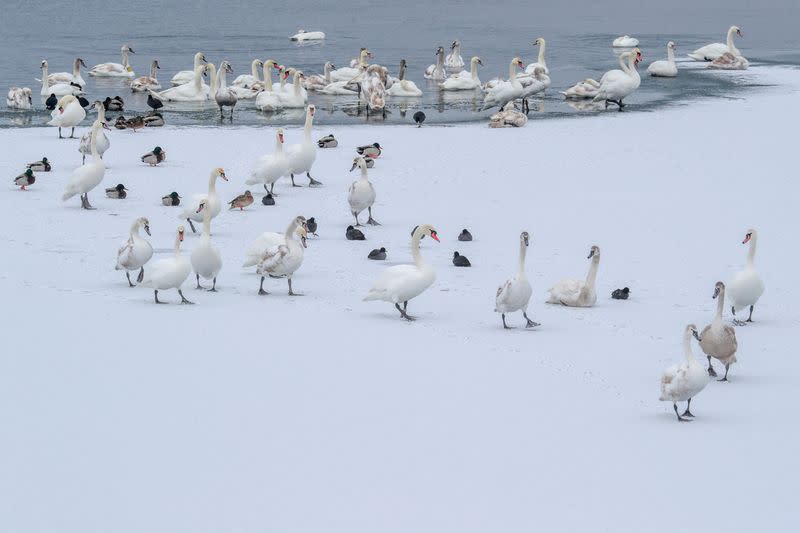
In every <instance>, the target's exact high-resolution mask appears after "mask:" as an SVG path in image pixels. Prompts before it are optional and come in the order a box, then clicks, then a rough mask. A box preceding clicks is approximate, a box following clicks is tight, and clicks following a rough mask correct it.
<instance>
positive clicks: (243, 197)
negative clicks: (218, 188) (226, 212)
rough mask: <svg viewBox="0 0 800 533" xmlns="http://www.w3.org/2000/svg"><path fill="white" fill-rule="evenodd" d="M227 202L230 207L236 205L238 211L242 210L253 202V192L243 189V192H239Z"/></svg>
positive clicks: (233, 207) (232, 207)
mask: <svg viewBox="0 0 800 533" xmlns="http://www.w3.org/2000/svg"><path fill="white" fill-rule="evenodd" d="M228 203H229V204H230V206H231V209H236V208H237V207H238V208H239V211H243V210H244V208H245V207H247V206H248V205H250V204H252V203H253V194H252V193H251V192H250V191H244V194H240V195H239V196H237V197H236V198H234V199H233V200H231V201H230V202H228Z"/></svg>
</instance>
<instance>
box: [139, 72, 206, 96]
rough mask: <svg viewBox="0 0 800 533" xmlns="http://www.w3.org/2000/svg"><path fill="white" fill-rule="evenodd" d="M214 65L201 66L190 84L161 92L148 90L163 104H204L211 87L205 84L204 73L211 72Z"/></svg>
mask: <svg viewBox="0 0 800 533" xmlns="http://www.w3.org/2000/svg"><path fill="white" fill-rule="evenodd" d="M211 66H213V65H210V64H206V65H200V66H199V67H197V69H196V70H195V71H194V79H193V80H192V81H191V82H189V83H184V84H183V85H178V86H177V87H170V88H169V89H165V90H163V91H160V92H156V91H154V90H152V89H147V92H149V93H150V94H151V95H152V96H153V98H155V99H157V100H161V101H162V102H203V101H205V100H208V97H209V94H210V90H211V89H210V87H209V86H208V85H205V84H204V83H203V80H202V78H203V73H204V72H206V71H208V70H210V67H211Z"/></svg>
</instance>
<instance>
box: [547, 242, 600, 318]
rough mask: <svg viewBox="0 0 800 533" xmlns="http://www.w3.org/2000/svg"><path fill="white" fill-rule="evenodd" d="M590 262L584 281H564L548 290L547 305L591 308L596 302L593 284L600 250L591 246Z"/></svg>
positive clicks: (595, 280)
mask: <svg viewBox="0 0 800 533" xmlns="http://www.w3.org/2000/svg"><path fill="white" fill-rule="evenodd" d="M587 259H591V260H592V262H591V264H590V265H589V272H588V273H587V274H586V280H585V281H581V280H577V279H564V280H561V281H559V282H558V283H556V284H555V285H554V286H553V287H552V288H551V289H550V297H549V298H548V299H547V303H549V304H561V305H566V306H568V307H592V306H593V305H594V304H595V302H596V301H597V292H596V291H595V283H596V282H597V269H598V267H599V266H600V248H599V247H597V246H592V248H591V249H590V250H589V257H587Z"/></svg>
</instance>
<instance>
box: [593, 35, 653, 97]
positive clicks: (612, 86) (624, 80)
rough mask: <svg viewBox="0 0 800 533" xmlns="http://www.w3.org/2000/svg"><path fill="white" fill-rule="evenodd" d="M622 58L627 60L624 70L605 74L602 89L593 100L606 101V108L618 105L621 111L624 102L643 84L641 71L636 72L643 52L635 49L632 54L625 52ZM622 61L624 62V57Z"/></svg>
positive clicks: (601, 81)
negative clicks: (610, 103)
mask: <svg viewBox="0 0 800 533" xmlns="http://www.w3.org/2000/svg"><path fill="white" fill-rule="evenodd" d="M622 56H624V58H625V59H626V60H627V65H626V66H625V68H624V70H609V71H608V72H606V73H605V74H603V77H602V78H600V88H599V89H597V95H596V96H595V97H594V98H593V99H592V101H594V102H601V101H604V102H605V104H606V108H608V103H609V102H612V103H614V104H617V107H619V110H620V111H622V108H624V107H625V104H624V103H623V102H622V100H623V99H624V98H625V97H627V96H628V95H630V94H631V93H632V92H633V91H635V90H636V89H638V88H639V84H641V82H642V79H641V78H640V77H639V71H638V70H636V65H638V64H639V61H641V59H642V53H641V51H640V50H639V49H638V48H634V49H633V51H632V52H625V53H624V54H622ZM620 60H622V57H621V58H620Z"/></svg>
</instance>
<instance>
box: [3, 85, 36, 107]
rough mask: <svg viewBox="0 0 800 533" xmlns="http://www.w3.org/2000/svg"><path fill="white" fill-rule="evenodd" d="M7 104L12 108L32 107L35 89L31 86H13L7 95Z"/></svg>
mask: <svg viewBox="0 0 800 533" xmlns="http://www.w3.org/2000/svg"><path fill="white" fill-rule="evenodd" d="M6 105H7V106H8V107H9V108H11V109H32V108H33V91H32V90H31V89H30V87H21V88H20V87H11V88H10V89H9V90H8V95H7V96H6Z"/></svg>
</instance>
